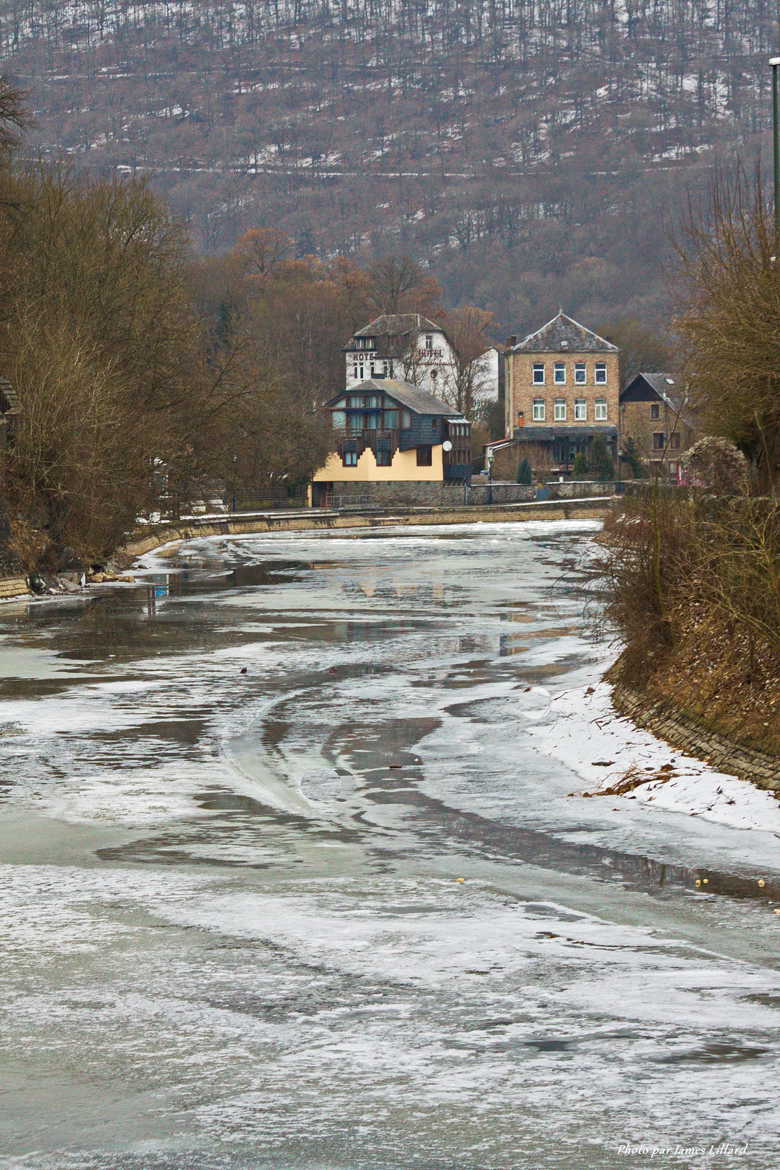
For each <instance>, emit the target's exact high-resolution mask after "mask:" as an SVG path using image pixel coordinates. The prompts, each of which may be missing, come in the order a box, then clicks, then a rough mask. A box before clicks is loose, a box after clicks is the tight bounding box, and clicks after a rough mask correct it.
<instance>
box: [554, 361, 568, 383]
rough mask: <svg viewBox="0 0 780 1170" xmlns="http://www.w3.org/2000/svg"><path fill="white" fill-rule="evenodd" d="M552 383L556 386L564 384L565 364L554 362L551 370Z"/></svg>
mask: <svg viewBox="0 0 780 1170" xmlns="http://www.w3.org/2000/svg"><path fill="white" fill-rule="evenodd" d="M553 381H554V382H555V384H556V386H563V385H565V383H566V363H565V362H556V363H555V368H554V370H553Z"/></svg>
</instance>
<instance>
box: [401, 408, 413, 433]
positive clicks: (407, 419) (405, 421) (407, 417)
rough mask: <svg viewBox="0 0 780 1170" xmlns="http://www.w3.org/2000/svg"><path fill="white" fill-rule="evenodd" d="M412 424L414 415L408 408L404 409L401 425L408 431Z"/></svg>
mask: <svg viewBox="0 0 780 1170" xmlns="http://www.w3.org/2000/svg"><path fill="white" fill-rule="evenodd" d="M411 425H412V416H411V414H410V413H409V411H408V410H404V411H403V412H402V413H401V427H402V428H403V430H405V431H408V430H409V427H410V426H411Z"/></svg>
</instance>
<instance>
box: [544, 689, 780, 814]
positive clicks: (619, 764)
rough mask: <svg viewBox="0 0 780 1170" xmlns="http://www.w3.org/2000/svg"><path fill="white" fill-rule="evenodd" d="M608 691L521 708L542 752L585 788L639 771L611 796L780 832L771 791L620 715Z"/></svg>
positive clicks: (779, 808) (563, 694)
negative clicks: (641, 779) (622, 791)
mask: <svg viewBox="0 0 780 1170" xmlns="http://www.w3.org/2000/svg"><path fill="white" fill-rule="evenodd" d="M611 691H612V688H611V687H610V686H609V684H608V683H605V682H600V683H598V684H596V685H595V686H587V687H586V686H581V687H576V688H574V689H572V690H565V691H560V692H558V693H556V694H554V695H553V696H552V698H551V699H550V703H549V706H548V707H547V709H546V710H545V711H544V712H536V711H527V712H524V715H525V718H526V719H528V720H529V721H533V720H538V722H531V723H530V726H529V728H528V734H529V735H531V736H532V737H533V738H534V739H535V741H536V743H537V746H538V747H539V749H540V750H541V751H542V752H544V754H545V755H547V756H549V757H551V758H552V759H555V760H560V761H561V762H562V763H565V764H566V765H567V766H568V767H569V768H571V770H572V771H573V772H575V773H576V774H577V775H578V776H581V777H582V779H583V780H584V781H585V791H587V792H588V793H597V792H598V791H599V790H604V789H607V788H611V787H612V786H613V785H615V784H617V783H618V782H619V781H620V780H622V779H623V778H624V777H625V776H626V773H627V772H629V771H630V770H637V771H638V772H640V773H646V774H647V781H646V782H645V783H643V784H640V785H639V786H638V787H636V788H634V789H632V790H631V791H630V792H628V793H627V794H626V795H625V796H610V797H609V798H608V799H609V800H612V801H618V800H641V801H644V802H645V803H647V804H655V805H656V807H658V808H663V809H667V810H669V811H671V812H682V813H688V814H692V815H694V816H700V817H702V818H703V819H705V820H710V821H718V822H719V823H721V824H724V825H732V826H733V827H734V828H740V829H762V830H764V831H769V832H774V833H778V834H780V801H778V800H777V799H776V798H775V797H774V796H773V794H772V793H771V792H766V791H764V790H762V789H760V788H756V787H755V786H754V785H753V784H751V783H750V782H749V781H747V780H739V779H737V778H736V777H735V776H732V775H729V774H728V773H726V772H718V771H716V769H715V768H713V767H712V766H711V765H710V764H707V763H705V762H704V761H702V760H697V759H695V758H694V757H693V756H688V755H686V754H685V753H684V752H679V751H676V750H675V749H674V748H672V747H670V746H669V744H667V743H665V742H664V741H663V740H661V739H658V738H657V736H655V735H653V734H652V732H650V731H645V730H643V729H642V728H640V727H637V726H636V725H635V724H634V723H632V721H631V720H630V719H627V718H625V717H624V716H621V715H619V714H618V713H617V711H616V710H615V708H614V707H613V706H612V701H611ZM669 765H671V766H672V767H669ZM663 768H668V771H667V772H666V773H665V772H663V771H661V769H663Z"/></svg>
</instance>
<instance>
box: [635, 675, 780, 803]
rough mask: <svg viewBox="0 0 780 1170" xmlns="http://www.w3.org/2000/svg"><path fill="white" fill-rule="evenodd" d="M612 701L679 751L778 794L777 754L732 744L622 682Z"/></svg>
mask: <svg viewBox="0 0 780 1170" xmlns="http://www.w3.org/2000/svg"><path fill="white" fill-rule="evenodd" d="M612 701H613V704H614V706H615V708H616V709H617V710H618V711H619V712H620V714H621V715H626V716H627V717H628V718H629V719H630V720H631V721H632V723H636V724H637V725H638V726H639V727H646V728H647V730H648V731H652V732H653V734H654V735H658V736H660V737H661V739H665V740H666V741H667V743H669V744H671V745H672V746H673V747H676V748H677V749H678V750H679V751H684V752H687V753H688V754H689V755H692V756H697V757H698V758H699V759H703V760H707V761H708V762H709V763H710V764H713V765H714V766H715V767H716V768H718V769H719V770H720V771H723V772H729V773H731V774H732V775H734V776H739V777H740V778H741V779H744V780H750V781H751V782H752V783H753V784H755V785H756V787H757V788H766V789H768V790H769V791H770V792H776V793H778V794H780V759H779V758H778V757H777V756H771V755H768V754H767V753H766V752H761V751H756V750H755V749H754V748H749V747H745V746H743V745H741V744H737V743H734V741H733V740H731V739H727V738H726V737H725V736H721V735H718V734H717V733H716V732H714V731H712V730H710V729H709V728H707V727H705V726H704V725H703V724H701V723H699V722H698V721H697V720H695V719H693V718H691V717H690V716H688V715H684V714H683V713H681V712H678V711H673V710H672V709H671V708H670V707H669V706H668V705H667V704H665V703H662V702H659V701H656V702H654V701H653V700H652V699H648V697H647V696H646V695H643V694H641V693H640V692H638V691H634V690H631V689H630V688H629V687H626V686H624V685H623V684H622V683H618V684H617V685H616V686H615V687H614V688H613V691H612Z"/></svg>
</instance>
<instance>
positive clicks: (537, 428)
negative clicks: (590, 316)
mask: <svg viewBox="0 0 780 1170" xmlns="http://www.w3.org/2000/svg"><path fill="white" fill-rule="evenodd" d="M506 366H507V371H506V429H507V437H509V438H511V439H512V440H513V448H516V449H515V450H513V451H512V455H511V458H513V459H514V457H515V456H516V457H517V460H519V459H522V458H527V459H528V461H529V463H530V464H531V466H532V467H533V468H534V471H535V472H543V473H544V474H549V473H556V472H557V473H567V472H569V471H571V466H572V464H573V462H574V458H575V456H576V455H577V453H578V452H580V451H583V452H585V453H587V451H588V448H589V447H590V445H591V443H592V442H593V439H594V438H595V437H596V436H597V435H599V436H601V437H602V438H603V439H604V441H605V444H606V447H607V451H608V452H609V454H610V455H611V456H612V458H613V459H615V458H616V457H617V453H618V425H619V400H620V351H619V350H618V348H617V346H616V345H613V344H612V342H611V341H607V340H606V338H604V337H599V335H598V334H597V333H593V332H592V330H590V329H586V328H585V326H584V325H580V324H579V322H577V321H575V320H573V319H572V318H571V317H568V316H567V315H566V314H565V313H564V312H563V311H561V312H559V313H558V314H557V316H555V317H553V319H552V320H551V321H548V322H547V324H546V325H543V326H542V328H541V329H538V330H537V331H536V332H535V333H530V334H529V335H528V336H527V337H524V338H523V340H522V341H519V342H518V341H517V340H516V339H515V338H510V340H509V343H508V345H507V350H506ZM502 452H503V458H504V460H505V461H506V459H507V452H506V449H505V448H502ZM517 460H516V461H517Z"/></svg>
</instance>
